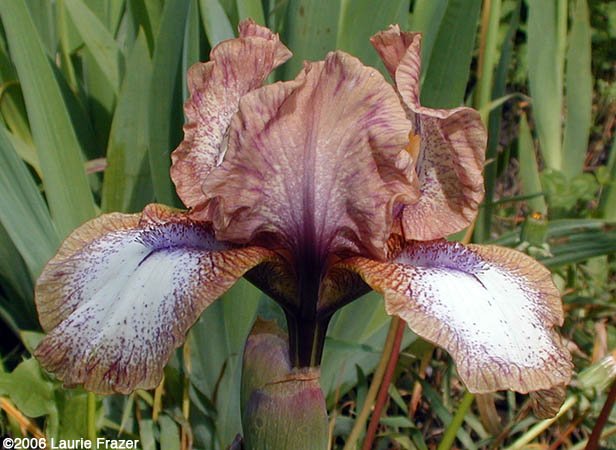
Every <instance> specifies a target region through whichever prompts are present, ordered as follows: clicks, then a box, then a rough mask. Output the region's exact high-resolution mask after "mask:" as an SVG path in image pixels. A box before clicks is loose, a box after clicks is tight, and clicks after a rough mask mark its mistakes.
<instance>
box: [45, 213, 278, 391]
mask: <svg viewBox="0 0 616 450" xmlns="http://www.w3.org/2000/svg"><path fill="white" fill-rule="evenodd" d="M268 255H269V252H267V250H263V249H259V248H254V247H248V248H232V247H231V246H230V245H228V244H226V243H221V242H219V241H216V240H215V239H214V236H213V232H212V231H211V230H210V229H209V228H207V227H204V226H203V225H201V224H199V223H196V222H193V221H191V220H189V219H188V218H187V217H186V215H184V214H182V213H178V212H173V211H172V210H170V209H168V208H165V207H162V206H160V205H150V206H149V207H148V208H146V210H145V211H144V213H143V215H125V214H109V215H105V216H101V217H99V218H97V219H94V220H93V221H90V222H88V223H86V224H84V225H82V226H81V227H80V228H78V229H77V230H75V231H74V232H73V234H71V236H69V238H68V239H67V240H66V241H65V242H64V244H63V245H62V247H61V248H60V250H59V252H58V254H57V255H56V256H55V257H54V258H53V259H52V260H51V261H50V262H49V263H48V265H47V266H46V267H45V268H44V270H43V273H42V274H41V277H40V278H39V280H38V282H37V296H36V303H37V308H38V311H39V316H40V318H41V324H42V325H43V328H44V329H45V331H48V332H49V334H48V335H47V336H46V337H45V338H44V339H43V341H42V342H41V344H40V345H39V347H38V348H37V349H36V356H37V358H38V359H39V361H40V362H41V364H42V366H43V367H45V368H46V369H47V370H49V371H52V372H55V373H56V374H57V376H58V378H59V379H60V380H62V381H64V383H65V385H67V386H74V385H77V384H83V385H84V387H85V388H86V389H88V390H91V391H94V392H97V393H103V394H107V393H112V392H122V393H128V392H131V391H133V390H134V389H137V388H144V389H149V388H153V387H155V386H156V385H157V384H158V383H159V382H160V379H161V377H162V371H163V368H164V366H165V364H166V363H167V360H168V359H169V356H170V354H171V352H172V351H173V350H174V349H175V348H177V347H179V346H180V345H181V344H182V343H183V342H184V337H185V334H186V332H187V330H188V328H189V327H190V326H191V325H192V324H193V323H194V322H195V321H196V320H197V318H198V317H199V315H200V314H201V313H202V312H203V310H204V309H205V308H206V307H207V306H208V305H209V304H211V303H212V302H213V301H214V300H215V299H216V298H218V297H219V296H220V295H222V294H223V293H224V292H225V291H226V290H227V289H228V288H229V287H231V285H233V283H234V282H235V281H236V280H237V279H238V278H240V277H241V276H242V275H243V274H244V273H245V272H246V271H247V270H248V269H250V268H252V267H253V266H255V265H256V264H258V263H259V262H261V261H262V260H263V259H264V258H266V257H267V256H268Z"/></svg>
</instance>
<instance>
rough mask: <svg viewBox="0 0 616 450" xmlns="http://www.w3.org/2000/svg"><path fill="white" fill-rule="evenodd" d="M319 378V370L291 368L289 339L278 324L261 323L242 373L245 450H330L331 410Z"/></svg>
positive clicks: (251, 339)
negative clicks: (328, 420) (328, 442)
mask: <svg viewBox="0 0 616 450" xmlns="http://www.w3.org/2000/svg"><path fill="white" fill-rule="evenodd" d="M319 377H320V370H319V369H318V368H316V367H309V368H302V369H298V368H293V367H291V362H290V360H289V344H288V340H287V337H286V336H285V335H284V333H283V332H282V331H281V330H280V329H279V328H278V327H277V326H276V324H275V323H274V322H273V321H271V322H270V321H265V320H261V319H257V322H256V323H255V325H254V326H253V329H252V331H251V333H250V336H249V337H248V339H247V341H246V347H245V350H244V366H243V369H242V392H241V399H242V426H243V429H244V446H245V448H246V450H261V449H263V450H265V449H267V450H286V449H294V450H296V449H297V450H303V449H305V450H319V449H326V448H327V438H328V426H327V425H328V424H327V409H326V407H325V397H324V396H323V391H322V390H321V386H320V385H319Z"/></svg>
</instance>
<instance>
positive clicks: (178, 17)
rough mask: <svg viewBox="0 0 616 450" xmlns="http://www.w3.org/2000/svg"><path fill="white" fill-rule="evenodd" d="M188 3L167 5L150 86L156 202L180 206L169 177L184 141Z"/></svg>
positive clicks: (176, 1)
mask: <svg viewBox="0 0 616 450" xmlns="http://www.w3.org/2000/svg"><path fill="white" fill-rule="evenodd" d="M189 3H190V2H189V0H169V1H167V2H165V9H164V10H163V18H162V21H161V24H160V28H159V30H158V35H157V37H156V43H155V50H154V58H153V65H152V78H151V83H150V104H149V111H150V118H149V124H148V126H149V160H150V171H151V174H152V182H153V185H154V193H155V196H156V200H157V201H159V202H161V203H165V204H167V205H177V204H179V200H178V199H177V196H176V195H175V189H174V187H173V184H172V183H171V179H170V178H169V167H170V166H171V159H170V157H169V154H170V153H171V151H172V150H173V149H174V148H175V147H176V146H177V145H178V143H179V142H180V140H181V132H182V122H183V117H182V98H181V92H182V91H181V89H180V83H184V80H179V74H180V70H179V69H180V60H181V58H182V44H183V42H184V29H185V26H186V17H187V14H188V5H189Z"/></svg>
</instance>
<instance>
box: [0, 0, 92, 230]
mask: <svg viewBox="0 0 616 450" xmlns="http://www.w3.org/2000/svg"><path fill="white" fill-rule="evenodd" d="M0 14H1V15H2V23H3V25H4V28H5V30H6V35H7V39H8V42H9V49H10V55H11V58H12V59H13V62H14V64H15V67H16V69H17V74H18V75H19V81H20V83H21V85H22V90H23V93H24V99H25V103H26V109H27V112H28V118H29V120H30V126H31V128H32V135H33V138H34V143H35V145H36V148H37V150H38V153H39V160H40V164H41V171H42V172H43V184H44V187H45V194H46V197H47V201H48V202H49V206H50V209H51V214H52V217H53V219H54V222H55V224H56V227H57V230H58V232H59V234H60V236H66V235H68V233H69V232H70V231H72V230H73V229H74V228H75V227H76V226H78V225H80V224H81V223H83V222H85V221H86V220H87V219H89V218H91V217H92V216H94V202H93V199H92V193H91V192H90V188H89V186H88V181H87V178H86V172H85V169H84V166H83V160H82V157H81V150H80V147H79V143H78V141H77V137H76V134H75V130H74V129H73V124H72V123H71V120H70V117H69V114H68V111H67V108H66V104H65V103H64V100H63V98H62V93H61V91H60V87H59V85H58V82H57V81H56V78H55V75H54V72H53V70H52V67H51V65H50V61H49V59H48V58H47V55H46V54H45V52H44V50H43V47H42V45H41V41H40V39H39V37H38V34H37V30H36V28H35V27H34V23H33V21H32V18H31V17H30V13H29V11H28V8H27V7H26V4H25V2H24V0H3V1H2V2H1V3H0Z"/></svg>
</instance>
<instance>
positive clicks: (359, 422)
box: [343, 317, 401, 450]
mask: <svg viewBox="0 0 616 450" xmlns="http://www.w3.org/2000/svg"><path fill="white" fill-rule="evenodd" d="M399 326H401V325H400V319H399V318H398V317H392V319H391V322H390V324H389V332H388V333H387V339H386V340H385V346H384V347H383V353H382V354H381V359H380V360H379V365H378V366H377V368H376V371H375V372H374V377H373V379H372V383H371V384H370V389H368V394H367V395H366V400H364V405H363V406H362V409H361V411H360V412H359V415H358V416H357V419H355V423H354V424H353V429H352V430H351V434H349V438H348V439H347V441H346V443H345V444H344V449H343V450H354V449H355V444H356V443H357V441H358V440H359V436H360V435H361V432H362V431H363V429H364V426H365V425H366V421H367V420H368V416H369V415H370V410H371V409H372V405H373V404H374V400H375V398H376V395H377V391H378V389H379V386H380V385H381V381H382V380H383V376H384V375H385V369H386V368H387V362H388V361H389V357H390V355H391V352H392V350H393V347H394V341H395V338H396V333H397V330H398V327H399Z"/></svg>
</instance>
